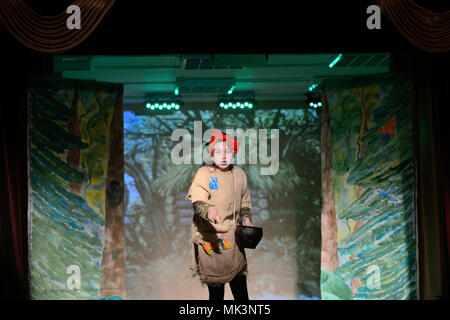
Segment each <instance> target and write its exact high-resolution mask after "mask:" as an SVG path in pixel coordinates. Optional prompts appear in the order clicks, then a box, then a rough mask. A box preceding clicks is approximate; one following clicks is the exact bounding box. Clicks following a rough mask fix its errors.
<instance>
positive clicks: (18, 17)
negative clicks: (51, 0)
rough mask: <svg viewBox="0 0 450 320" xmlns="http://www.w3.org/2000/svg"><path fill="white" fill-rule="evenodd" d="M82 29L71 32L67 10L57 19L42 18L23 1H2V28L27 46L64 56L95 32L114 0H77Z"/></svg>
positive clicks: (0, 2) (0, 19) (0, 3)
mask: <svg viewBox="0 0 450 320" xmlns="http://www.w3.org/2000/svg"><path fill="white" fill-rule="evenodd" d="M73 4H74V5H77V6H78V7H79V8H80V16H81V18H80V20H81V28H80V29H69V28H68V27H67V19H68V18H69V17H70V15H71V14H68V13H67V12H66V10H64V11H63V12H61V13H59V14H58V15H56V16H43V15H40V14H38V13H37V12H36V11H34V10H33V9H32V8H31V7H30V6H29V5H28V4H27V3H25V1H24V0H2V1H0V25H1V26H2V27H3V29H5V30H6V31H7V32H8V33H10V34H11V35H12V36H13V37H14V38H15V39H17V40H18V41H19V42H20V43H22V44H23V45H24V46H27V47H28V48H30V49H33V50H36V51H38V52H42V53H62V52H65V51H67V50H70V49H72V48H74V47H75V46H77V45H78V44H80V43H81V42H83V41H84V40H85V39H86V38H87V37H89V35H90V34H91V33H92V32H93V31H94V30H95V28H96V27H97V26H98V24H99V23H100V22H101V21H102V20H103V18H104V16H105V15H106V14H107V13H108V11H109V10H110V9H111V7H112V6H113V4H114V0H77V1H74V2H73Z"/></svg>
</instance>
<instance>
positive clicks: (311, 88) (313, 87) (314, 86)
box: [308, 83, 318, 91]
mask: <svg viewBox="0 0 450 320" xmlns="http://www.w3.org/2000/svg"><path fill="white" fill-rule="evenodd" d="M317 86H318V84H317V83H314V84H313V85H311V86H310V87H309V88H308V90H309V91H313V90H314V89H315V88H317Z"/></svg>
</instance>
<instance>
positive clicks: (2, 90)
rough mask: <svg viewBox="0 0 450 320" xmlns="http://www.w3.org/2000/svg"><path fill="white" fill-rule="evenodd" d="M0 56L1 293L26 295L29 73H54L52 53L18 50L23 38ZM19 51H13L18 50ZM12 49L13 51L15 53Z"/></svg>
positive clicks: (10, 45) (12, 295)
mask: <svg viewBox="0 0 450 320" xmlns="http://www.w3.org/2000/svg"><path fill="white" fill-rule="evenodd" d="M5 45H6V46H8V47H9V48H11V51H10V52H5V56H4V59H2V61H1V68H2V75H3V77H4V79H5V80H6V81H3V82H2V85H1V86H0V97H1V99H0V141H1V142H0V143H1V146H0V208H1V212H0V259H1V261H0V262H1V263H0V267H1V274H2V280H1V283H2V285H1V286H0V288H1V292H0V296H1V298H8V299H11V298H13V299H14V298H17V299H26V298H27V297H28V296H29V295H28V271H27V270H28V240H27V237H28V235H27V228H28V223H27V210H28V172H27V170H28V169H27V108H26V106H27V90H28V88H27V81H28V76H29V75H30V74H43V75H45V74H52V73H53V61H52V57H51V56H47V55H46V56H43V55H39V54H37V53H35V52H32V51H22V53H20V54H18V53H17V51H16V50H15V49H17V48H18V47H19V46H20V44H18V43H13V42H12V41H11V43H9V42H5ZM14 52H15V53H14ZM13 53H14V54H13Z"/></svg>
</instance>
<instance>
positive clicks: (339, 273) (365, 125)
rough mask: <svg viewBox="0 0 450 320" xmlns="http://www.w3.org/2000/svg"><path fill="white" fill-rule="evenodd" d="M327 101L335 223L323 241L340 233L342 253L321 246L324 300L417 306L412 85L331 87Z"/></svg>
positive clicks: (370, 81) (382, 80)
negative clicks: (411, 301)
mask: <svg viewBox="0 0 450 320" xmlns="http://www.w3.org/2000/svg"><path fill="white" fill-rule="evenodd" d="M324 95H325V96H326V100H327V101H328V110H329V124H328V125H329V127H330V131H331V134H330V148H331V158H332V170H331V172H332V174H331V175H332V190H333V192H332V195H333V197H334V199H331V200H332V201H334V210H335V217H336V219H335V220H336V224H332V223H329V224H327V225H324V224H322V235H323V237H325V238H327V236H328V235H330V234H333V232H335V234H336V237H337V239H336V240H337V250H336V251H334V253H333V250H328V249H330V248H325V249H327V250H328V251H326V250H325V249H324V246H323V247H322V262H323V263H322V272H321V294H322V299H326V300H329V299H332V300H334V299H416V297H417V296H416V294H417V293H416V284H417V281H416V271H417V270H416V221H415V220H416V219H415V200H414V199H415V196H414V154H413V130H412V107H411V104H412V92H411V81H410V79H409V78H408V76H407V75H405V74H398V75H397V74H396V75H376V76H370V77H363V78H352V79H351V80H333V81H327V82H326V83H325V92H324ZM322 125H327V124H322ZM327 200H329V199H324V201H327ZM333 228H336V229H337V230H333ZM322 241H323V239H322ZM330 243H331V242H330ZM330 246H332V245H331V244H330ZM335 254H337V265H335V266H334V267H333V266H332V264H330V263H324V261H333V260H332V258H333V257H330V256H332V255H335Z"/></svg>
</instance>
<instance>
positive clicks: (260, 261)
mask: <svg viewBox="0 0 450 320" xmlns="http://www.w3.org/2000/svg"><path fill="white" fill-rule="evenodd" d="M198 124H200V126H201V128H200V132H201V134H202V137H203V133H205V132H206V131H207V130H210V129H213V128H217V129H219V130H222V131H224V132H225V130H226V129H238V128H239V129H242V130H243V131H246V130H248V129H255V130H256V132H259V130H260V129H263V130H265V131H267V136H268V143H267V149H268V150H267V155H268V159H269V160H268V161H267V159H266V161H265V164H262V163H261V162H260V161H257V163H255V164H251V161H250V160H251V159H250V158H251V157H252V155H254V154H255V152H256V150H255V149H254V148H255V146H253V145H252V144H251V143H250V137H247V138H246V143H245V144H246V146H247V147H246V148H242V146H241V147H240V151H239V152H241V151H242V152H243V153H244V159H243V161H241V162H242V163H237V161H238V157H236V158H235V165H237V166H239V167H240V168H242V169H243V170H244V172H245V174H246V176H247V179H248V187H249V192H250V195H251V203H252V209H251V214H252V222H253V224H254V225H255V226H257V227H262V228H263V230H264V236H263V238H262V240H261V242H260V243H259V244H258V246H257V248H256V249H245V252H246V257H247V263H248V274H247V280H248V292H249V297H250V299H319V298H320V210H321V191H320V140H319V135H320V132H319V129H320V121H319V117H318V114H317V113H316V111H315V110H314V109H266V110H257V111H255V112H254V116H252V117H248V116H247V115H245V114H243V113H239V112H236V113H228V114H223V113H222V114H221V113H218V112H217V111H215V110H183V109H182V110H177V111H176V112H173V113H170V114H167V115H151V116H150V115H135V113H133V112H131V111H125V113H124V139H125V150H124V157H125V186H126V188H125V208H126V209H125V210H126V211H125V236H126V243H127V252H126V281H125V283H126V291H127V297H128V299H207V298H208V290H207V288H206V287H204V286H202V285H201V283H200V281H199V279H198V277H193V273H192V270H191V269H190V266H191V246H192V245H191V242H190V239H191V225H192V222H193V214H194V211H193V207H192V204H191V202H190V201H188V200H186V198H185V197H186V195H187V192H188V189H189V186H190V185H191V183H192V180H193V177H194V174H195V173H196V171H197V170H198V169H199V168H200V167H201V166H202V163H195V162H198V161H195V159H194V158H195V156H194V153H195V152H194V144H195V143H197V142H198V141H195V139H194V131H196V132H198V131H199V127H198ZM196 125H197V127H196V128H194V126H196ZM177 129H186V135H185V136H184V137H182V139H181V138H180V139H179V141H178V140H177V141H172V140H171V136H172V134H173V132H174V131H175V130H177ZM270 129H272V130H270ZM273 129H278V135H276V136H275V134H274V130H273ZM275 139H276V140H277V143H279V148H278V156H279V157H278V159H276V161H275V158H271V155H272V154H271V151H273V150H271V147H272V146H273V143H274V142H275ZM182 140H183V141H184V143H189V144H190V145H192V149H191V151H192V152H191V153H189V154H187V155H186V154H182V152H181V154H182V159H183V163H180V164H175V163H174V161H173V154H174V152H175V151H176V146H177V145H179V144H180V141H182ZM207 140H209V137H208V139H205V141H206V142H207ZM205 141H202V143H203V144H204V143H205ZM258 147H261V146H256V148H258ZM252 148H253V149H252ZM174 150H175V151H174ZM202 151H203V148H202ZM238 154H239V153H238ZM271 160H272V161H271ZM271 162H272V163H271ZM275 162H277V163H275ZM264 169H265V170H266V171H267V170H268V171H270V170H271V171H272V173H273V174H263V173H264ZM225 299H233V296H232V294H231V292H230V290H229V287H228V285H226V291H225Z"/></svg>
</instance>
